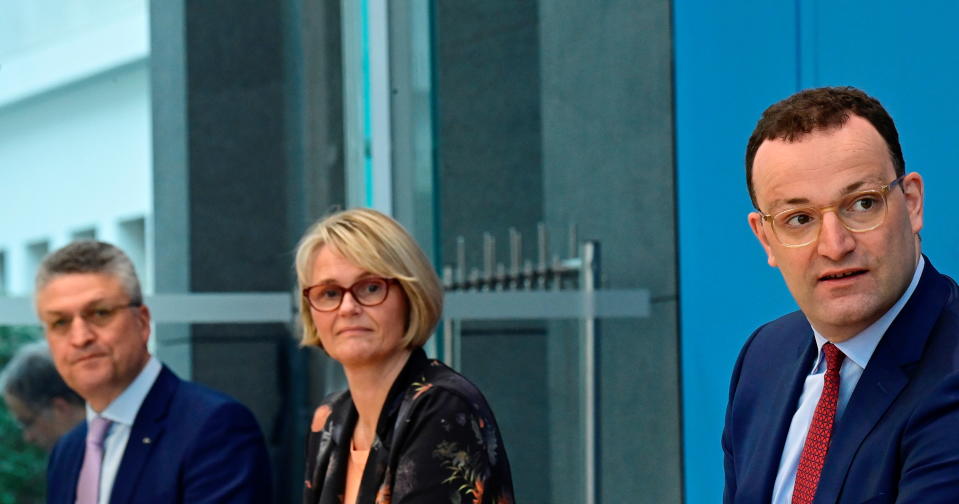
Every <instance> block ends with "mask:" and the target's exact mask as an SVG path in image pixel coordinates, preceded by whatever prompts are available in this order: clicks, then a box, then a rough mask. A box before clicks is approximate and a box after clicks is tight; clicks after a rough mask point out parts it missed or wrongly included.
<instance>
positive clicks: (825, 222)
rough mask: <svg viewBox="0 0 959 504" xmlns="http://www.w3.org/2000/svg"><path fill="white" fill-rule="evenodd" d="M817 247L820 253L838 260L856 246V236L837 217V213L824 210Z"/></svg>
mask: <svg viewBox="0 0 959 504" xmlns="http://www.w3.org/2000/svg"><path fill="white" fill-rule="evenodd" d="M817 247H818V251H819V254H820V255H822V256H824V257H827V258H829V259H831V260H833V261H838V260H840V259H842V258H843V257H845V256H846V254H848V253H850V252H852V251H853V250H854V249H855V248H856V238H855V237H854V236H853V235H852V231H850V230H849V229H847V228H846V226H845V225H844V224H843V223H842V221H841V220H840V219H839V214H837V213H836V212H832V211H830V212H824V213H823V216H822V222H821V223H820V226H819V243H818V244H817Z"/></svg>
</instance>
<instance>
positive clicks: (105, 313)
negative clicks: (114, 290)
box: [90, 308, 113, 321]
mask: <svg viewBox="0 0 959 504" xmlns="http://www.w3.org/2000/svg"><path fill="white" fill-rule="evenodd" d="M110 315H113V310H111V309H109V308H97V309H95V310H93V311H91V312H90V318H91V319H93V320H94V321H104V320H107V319H109V318H110Z"/></svg>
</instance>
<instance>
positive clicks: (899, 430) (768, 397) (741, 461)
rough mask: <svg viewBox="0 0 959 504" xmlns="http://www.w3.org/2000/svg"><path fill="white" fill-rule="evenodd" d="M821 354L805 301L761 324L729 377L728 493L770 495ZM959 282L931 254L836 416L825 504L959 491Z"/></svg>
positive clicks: (730, 496)
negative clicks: (805, 385) (801, 398)
mask: <svg viewBox="0 0 959 504" xmlns="http://www.w3.org/2000/svg"><path fill="white" fill-rule="evenodd" d="M815 357H816V344H815V340H814V339H813V333H812V328H811V327H810V325H809V323H808V321H807V320H806V318H805V317H804V316H803V315H802V313H800V312H795V313H792V314H789V315H786V316H785V317H782V318H780V319H778V320H775V321H773V322H770V323H768V324H766V325H764V326H762V327H760V328H759V329H758V330H757V331H756V332H755V333H753V335H752V336H751V337H750V338H749V340H748V341H747V342H746V345H745V346H744V347H743V349H742V352H741V353H740V355H739V360H738V361H737V362H736V367H735V370H734V371H733V376H732V381H731V384H730V392H729V403H728V405H727V409H726V425H725V428H724V430H723V452H724V459H725V470H726V489H725V494H724V499H723V500H724V502H726V503H727V504H729V503H751V504H752V503H768V502H770V499H771V498H772V491H773V484H774V483H775V480H776V473H777V471H778V470H779V460H780V458H781V456H782V451H783V445H784V444H785V442H786V433H787V432H788V430H789V424H790V421H791V420H792V416H793V414H794V413H795V412H796V408H797V406H798V404H799V396H800V393H801V392H802V388H803V382H804V380H805V378H806V375H808V374H809V372H810V370H811V369H812V364H813V359H814V358H815ZM957 370H959V289H957V286H956V283H955V282H954V281H953V280H952V279H950V278H949V277H946V276H943V275H941V274H939V272H938V271H936V269H935V268H933V267H932V264H931V263H930V262H929V260H928V258H927V259H926V264H925V267H924V269H923V272H922V277H921V278H920V280H919V284H918V286H917V287H916V290H915V291H914V292H913V294H912V297H911V298H910V299H909V301H908V302H907V303H906V305H905V306H904V307H903V309H902V311H901V312H900V313H899V315H898V316H897V317H896V319H895V320H894V321H893V323H892V325H891V326H890V327H889V329H888V330H887V331H886V334H885V335H884V336H883V338H882V340H881V341H880V342H879V345H878V346H877V347H876V351H875V352H874V353H873V355H872V357H871V359H870V360H869V364H868V365H867V366H866V369H865V370H864V371H863V374H862V377H861V378H860V380H859V383H858V384H857V385H856V388H855V390H854V391H853V393H852V396H851V397H850V398H849V402H848V403H847V405H846V409H845V413H843V416H842V417H841V418H839V419H837V422H836V423H835V425H834V427H833V434H832V444H831V446H830V448H829V453H828V454H827V456H826V462H825V465H824V467H823V470H822V476H821V479H820V481H819V488H818V490H817V493H816V499H815V500H814V503H816V504H825V503H873V504H875V503H884V502H898V503H906V502H910V503H911V502H915V503H923V504H934V503H947V502H948V503H956V502H959V374H957Z"/></svg>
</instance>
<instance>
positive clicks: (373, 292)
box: [303, 277, 396, 312]
mask: <svg viewBox="0 0 959 504" xmlns="http://www.w3.org/2000/svg"><path fill="white" fill-rule="evenodd" d="M395 281H396V280H394V279H387V278H380V277H369V278H364V279H362V280H359V281H357V282H356V283H354V284H353V285H351V286H349V287H341V286H339V285H336V284H319V285H313V286H310V287H307V288H305V289H303V297H304V298H306V301H307V302H308V303H310V306H312V307H313V309H314V310H316V311H321V312H329V311H333V310H336V309H337V308H339V307H340V303H342V302H343V296H345V295H346V292H347V291H349V293H350V294H352V295H353V299H354V300H355V301H356V302H357V303H359V304H361V305H363V306H376V305H378V304H381V303H382V302H383V301H386V295H387V294H389V293H390V283H392V282H395Z"/></svg>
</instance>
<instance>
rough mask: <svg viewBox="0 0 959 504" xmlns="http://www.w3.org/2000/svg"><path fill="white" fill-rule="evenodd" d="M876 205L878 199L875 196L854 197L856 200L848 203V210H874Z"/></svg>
mask: <svg viewBox="0 0 959 504" xmlns="http://www.w3.org/2000/svg"><path fill="white" fill-rule="evenodd" d="M878 205H879V200H878V199H877V198H876V197H875V196H863V197H861V198H856V200H855V201H853V202H852V204H851V205H849V210H850V211H852V212H868V211H870V210H874V209H875V208H876V207H877V206H878Z"/></svg>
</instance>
